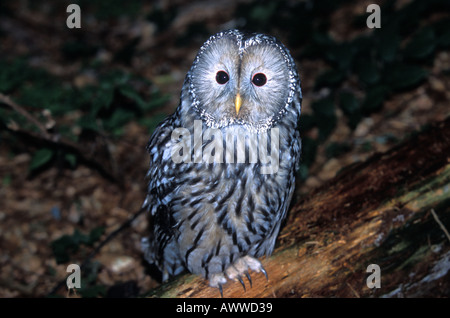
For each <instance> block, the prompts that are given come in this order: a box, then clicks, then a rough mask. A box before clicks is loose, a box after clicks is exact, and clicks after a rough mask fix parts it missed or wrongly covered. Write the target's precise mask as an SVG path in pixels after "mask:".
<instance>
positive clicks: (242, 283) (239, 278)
mask: <svg viewBox="0 0 450 318" xmlns="http://www.w3.org/2000/svg"><path fill="white" fill-rule="evenodd" d="M237 280H238V281H239V283H241V285H242V287H244V292H245V291H247V290H246V289H245V284H244V280H243V279H242V277H241V276H238V277H237Z"/></svg>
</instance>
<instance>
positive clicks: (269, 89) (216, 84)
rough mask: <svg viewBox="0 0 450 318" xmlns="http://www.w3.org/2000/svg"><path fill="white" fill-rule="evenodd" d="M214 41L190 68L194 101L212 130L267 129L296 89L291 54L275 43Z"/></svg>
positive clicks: (235, 38) (234, 37) (233, 38)
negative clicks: (236, 127) (242, 126)
mask: <svg viewBox="0 0 450 318" xmlns="http://www.w3.org/2000/svg"><path fill="white" fill-rule="evenodd" d="M257 37H258V36H256V37H250V38H248V39H247V40H245V41H244V38H243V35H242V34H241V33H237V32H231V33H230V34H225V35H223V36H220V37H214V36H213V37H212V38H211V39H210V40H208V41H207V42H206V43H205V45H204V46H203V47H202V48H201V50H200V52H199V54H198V55H197V58H196V60H195V61H194V64H193V66H192V69H191V89H190V92H191V97H192V99H193V102H194V106H195V108H196V109H197V110H198V111H199V112H200V114H201V115H202V117H204V119H205V118H207V119H208V122H207V125H208V126H210V127H224V126H228V125H232V124H245V125H250V126H254V127H259V126H262V125H266V126H267V125H268V124H269V123H270V122H272V121H273V118H274V117H276V116H277V115H279V114H280V113H281V112H282V111H284V109H285V108H286V105H288V104H289V103H290V102H289V96H290V95H292V92H291V91H293V90H294V88H293V86H292V79H291V77H292V72H290V69H291V68H292V65H290V60H289V59H288V58H287V54H288V53H286V52H287V51H284V49H283V48H282V45H280V44H279V43H277V42H274V41H271V40H270V39H271V38H264V40H259V38H257Z"/></svg>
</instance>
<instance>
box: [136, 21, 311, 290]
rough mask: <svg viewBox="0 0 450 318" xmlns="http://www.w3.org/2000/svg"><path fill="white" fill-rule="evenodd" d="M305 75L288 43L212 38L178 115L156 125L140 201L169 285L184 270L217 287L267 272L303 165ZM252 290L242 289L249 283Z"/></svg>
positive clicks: (147, 242) (150, 253)
mask: <svg viewBox="0 0 450 318" xmlns="http://www.w3.org/2000/svg"><path fill="white" fill-rule="evenodd" d="M301 99H302V94H301V89H300V79H299V76H298V73H297V70H296V66H295V63H294V60H293V58H292V56H291V55H290V53H289V51H288V49H287V48H286V47H285V46H284V45H283V44H282V43H281V42H280V41H278V40H277V39H276V38H274V37H272V36H267V35H264V34H256V33H246V32H242V31H239V30H228V31H224V32H220V33H218V34H215V35H213V36H211V37H210V38H209V39H208V40H207V41H206V42H205V43H204V44H203V46H202V47H201V48H200V50H199V52H198V54H197V56H196V57H195V60H194V62H193V64H192V66H191V68H190V70H189V71H188V73H187V75H186V77H185V80H184V84H183V87H182V91H181V98H180V103H179V106H178V108H177V109H176V111H175V113H174V114H172V115H171V116H169V117H168V118H166V119H165V120H164V121H163V122H161V123H160V124H159V126H158V127H157V128H156V130H155V131H154V133H153V135H152V137H151V138H150V141H149V143H148V146H147V149H148V152H149V154H150V168H149V170H148V174H147V178H148V180H149V184H148V193H147V196H146V199H145V201H144V204H143V206H144V207H146V208H148V210H149V211H150V213H151V216H150V228H151V229H150V235H149V237H146V238H143V239H142V242H141V246H142V250H143V251H144V255H145V259H146V260H147V261H148V262H149V263H153V264H156V266H157V267H158V268H159V269H160V270H161V272H162V274H163V281H165V280H167V279H168V278H169V277H170V276H174V275H177V274H179V273H181V272H183V271H185V270H188V271H189V272H191V273H194V274H199V275H202V276H203V277H205V278H206V279H207V280H208V281H209V285H210V286H212V287H217V288H219V290H220V293H221V294H222V285H223V284H225V283H226V282H227V280H228V279H230V280H237V281H240V282H241V284H243V285H244V282H243V279H242V278H243V277H244V276H245V277H247V278H248V280H249V282H250V284H251V279H250V275H249V271H253V272H262V273H263V274H265V275H266V277H267V273H266V271H265V269H264V268H263V266H262V265H261V262H260V261H259V260H258V258H259V257H261V256H263V255H266V256H269V255H270V254H271V253H272V251H273V249H274V245H275V240H276V237H277V235H278V232H279V231H280V225H281V223H282V221H283V219H284V218H285V216H286V213H287V210H288V208H289V204H290V202H291V199H292V195H293V192H294V187H295V173H296V171H295V170H296V168H297V166H298V163H299V161H300V151H301V140H300V133H299V117H300V108H301ZM244 288H245V285H244Z"/></svg>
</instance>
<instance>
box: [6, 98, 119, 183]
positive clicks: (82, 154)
mask: <svg viewBox="0 0 450 318" xmlns="http://www.w3.org/2000/svg"><path fill="white" fill-rule="evenodd" d="M0 102H1V103H4V104H6V105H8V106H9V107H11V108H12V109H13V110H14V111H16V112H18V113H19V114H21V115H22V116H24V117H25V118H26V119H27V120H28V121H29V122H31V123H32V124H33V125H35V126H36V127H37V128H38V129H39V132H38V133H37V132H32V131H27V130H24V129H21V128H19V127H14V128H11V127H7V128H6V129H8V130H10V131H12V132H14V133H15V134H17V135H19V136H25V137H28V138H32V139H34V140H39V141H41V142H45V143H46V144H49V145H51V146H53V147H55V146H56V147H59V148H63V149H66V150H67V151H69V152H71V153H73V154H75V155H77V156H78V157H79V158H80V159H81V161H83V162H85V163H87V164H88V165H89V164H90V166H91V167H92V166H93V167H94V168H95V169H97V171H99V172H100V174H101V175H103V176H104V177H106V178H108V179H109V180H111V181H113V182H115V183H118V184H121V182H120V180H118V177H117V176H116V175H114V174H112V173H110V172H109V171H107V170H106V169H105V168H104V164H103V163H102V162H98V161H97V160H96V158H95V157H94V156H91V155H89V153H90V152H89V151H86V149H84V148H83V147H81V146H80V145H79V144H77V143H75V142H73V141H71V140H69V139H67V138H64V137H63V136H61V135H60V134H52V133H50V132H49V131H47V129H46V128H45V126H44V125H42V124H41V123H40V122H39V121H38V120H37V119H36V118H35V117H34V116H33V115H31V114H30V113H29V112H28V111H26V110H25V108H23V107H22V106H20V105H18V104H17V103H15V102H14V101H12V100H11V99H10V98H9V97H8V96H6V95H3V94H2V93H0Z"/></svg>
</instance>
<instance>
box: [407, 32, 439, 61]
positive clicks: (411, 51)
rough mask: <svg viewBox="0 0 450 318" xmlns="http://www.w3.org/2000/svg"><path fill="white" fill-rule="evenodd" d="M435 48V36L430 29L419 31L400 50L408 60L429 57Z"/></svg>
mask: <svg viewBox="0 0 450 318" xmlns="http://www.w3.org/2000/svg"><path fill="white" fill-rule="evenodd" d="M435 47H436V36H435V34H434V31H433V29H432V28H431V27H424V28H422V29H420V30H419V31H418V32H416V34H415V35H414V36H413V37H412V38H411V40H410V41H409V42H408V43H407V44H406V46H405V48H404V49H403V50H402V53H403V55H404V56H405V57H406V58H409V59H424V58H427V57H428V56H430V55H431V54H432V53H433V51H434V49H435Z"/></svg>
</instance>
